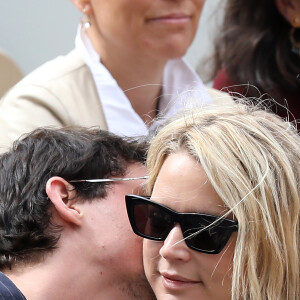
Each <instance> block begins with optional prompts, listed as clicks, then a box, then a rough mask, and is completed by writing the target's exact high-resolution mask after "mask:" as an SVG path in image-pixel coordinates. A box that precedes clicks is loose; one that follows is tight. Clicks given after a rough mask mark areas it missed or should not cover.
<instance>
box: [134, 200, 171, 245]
mask: <svg viewBox="0 0 300 300" xmlns="http://www.w3.org/2000/svg"><path fill="white" fill-rule="evenodd" d="M133 214H134V220H135V226H136V229H137V230H138V231H139V232H140V233H141V234H142V235H144V236H147V237H149V238H153V239H157V240H162V239H164V238H166V236H167V235H168V233H169V231H170V229H171V228H172V225H173V223H172V219H171V217H170V216H169V215H168V214H167V213H165V212H164V211H163V210H162V209H160V208H158V207H156V206H153V205H151V204H144V203H139V204H136V205H135V206H134V211H133Z"/></svg>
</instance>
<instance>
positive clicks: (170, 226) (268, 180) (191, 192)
mask: <svg viewBox="0 0 300 300" xmlns="http://www.w3.org/2000/svg"><path fill="white" fill-rule="evenodd" d="M148 168H149V195H151V197H150V198H149V197H148V198H147V197H141V196H134V195H128V196H126V197H127V209H128V214H129V218H130V221H131V225H132V227H133V230H134V231H135V233H137V234H138V235H140V236H142V237H144V238H145V239H144V268H145V272H146V276H147V279H148V280H149V282H150V284H151V287H152V288H153V290H154V292H155V294H156V297H157V299H158V300H171V299H172V300H180V299H184V300H194V299H198V300H250V299H251V300H283V299H284V300H297V299H299V295H300V288H299V271H300V268H299V260H300V257H299V247H300V245H299V213H300V200H299V197H300V137H299V135H298V134H297V131H296V129H295V128H294V127H293V126H292V125H291V124H290V123H288V122H284V121H283V120H282V119H280V118H279V117H278V116H275V115H274V114H272V113H269V112H266V111H263V110H259V109H257V108H255V107H247V106H244V105H242V104H238V105H236V106H234V107H227V108H225V107H224V108H222V109H218V108H212V109H209V110H208V109H207V110H202V111H194V112H192V113H190V114H186V115H185V116H183V117H179V118H177V119H174V120H173V121H171V122H170V123H169V124H167V125H166V126H165V127H164V128H162V129H161V130H160V132H159V133H158V135H157V136H156V137H155V138H154V139H153V141H152V143H151V146H150V150H149V155H148Z"/></svg>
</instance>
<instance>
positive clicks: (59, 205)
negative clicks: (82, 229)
mask: <svg viewBox="0 0 300 300" xmlns="http://www.w3.org/2000/svg"><path fill="white" fill-rule="evenodd" d="M46 193H47V195H48V197H49V199H50V201H51V202H52V204H53V205H54V207H55V209H56V211H57V213H58V215H59V216H60V217H61V218H62V219H63V220H64V221H65V222H68V223H72V224H74V225H77V226H81V221H82V214H81V212H80V209H79V206H77V205H76V201H75V202H74V199H75V197H76V191H75V190H74V187H73V186H72V185H71V184H70V183H68V182H67V181H66V180H64V179H63V178H61V177H58V176H55V177H51V178H50V179H49V180H48V181H47V183H46Z"/></svg>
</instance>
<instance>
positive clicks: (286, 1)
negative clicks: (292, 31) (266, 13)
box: [275, 0, 300, 28]
mask: <svg viewBox="0 0 300 300" xmlns="http://www.w3.org/2000/svg"><path fill="white" fill-rule="evenodd" d="M275 2H276V6H277V9H278V11H279V12H280V13H281V15H282V16H283V17H284V18H285V19H286V20H287V21H288V22H289V23H290V24H291V26H292V27H294V28H299V27H300V4H299V2H298V0H275Z"/></svg>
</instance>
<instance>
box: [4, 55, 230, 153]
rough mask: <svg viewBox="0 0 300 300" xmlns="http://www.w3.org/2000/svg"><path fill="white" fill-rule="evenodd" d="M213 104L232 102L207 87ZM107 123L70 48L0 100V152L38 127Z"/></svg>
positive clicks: (90, 80) (90, 82)
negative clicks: (66, 53)
mask: <svg viewBox="0 0 300 300" xmlns="http://www.w3.org/2000/svg"><path fill="white" fill-rule="evenodd" d="M208 92H209V94H210V95H211V97H212V99H213V103H215V104H220V105H222V104H227V103H232V99H231V97H230V96H228V95H227V94H225V93H222V92H219V91H216V90H214V89H208ZM73 125H75V126H76V125H77V126H86V127H91V126H99V127H100V128H102V129H107V124H106V120H105V116H104V113H103V109H102V106H101V102H100V101H99V97H98V93H97V90H96V86H95V84H94V81H93V78H92V74H91V72H90V70H89V68H88V67H87V66H86V65H85V63H84V62H83V61H82V59H81V57H80V56H79V53H78V52H77V51H76V50H73V51H72V52H70V53H69V54H68V55H66V56H60V57H58V58H56V59H54V60H52V61H49V62H47V63H45V64H44V65H42V66H41V67H39V68H37V69H36V70H35V71H33V72H32V73H31V74H29V75H28V76H26V77H25V78H24V79H23V80H21V81H20V82H19V83H18V84H17V85H15V86H14V87H13V88H12V89H11V90H10V91H9V92H8V93H7V94H6V95H5V96H4V97H3V98H2V99H1V101H0V152H3V151H5V150H6V149H7V147H9V146H10V145H11V144H12V142H13V141H14V140H16V139H17V138H19V137H20V136H21V135H22V134H24V133H27V132H30V131H32V130H33V129H35V128H37V127H39V126H54V127H62V126H73Z"/></svg>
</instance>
